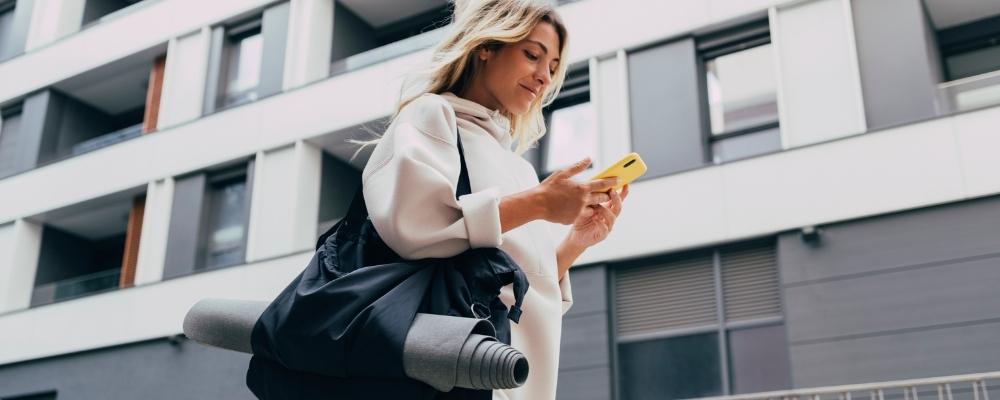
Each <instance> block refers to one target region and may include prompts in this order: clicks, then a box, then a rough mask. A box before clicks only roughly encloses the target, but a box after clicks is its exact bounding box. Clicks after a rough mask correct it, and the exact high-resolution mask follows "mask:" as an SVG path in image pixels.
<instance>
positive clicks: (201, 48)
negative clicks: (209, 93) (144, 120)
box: [157, 27, 212, 131]
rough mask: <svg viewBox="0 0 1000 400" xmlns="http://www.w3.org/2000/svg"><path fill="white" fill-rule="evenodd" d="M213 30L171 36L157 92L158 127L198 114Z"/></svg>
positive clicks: (170, 124) (206, 74)
mask: <svg viewBox="0 0 1000 400" xmlns="http://www.w3.org/2000/svg"><path fill="white" fill-rule="evenodd" d="M211 35H212V31H211V29H209V28H207V27H206V28H203V29H201V30H199V31H196V32H194V33H191V34H188V35H185V36H181V37H178V38H174V39H170V42H169V43H168V44H167V64H166V66H165V68H164V74H163V91H162V93H161V95H160V116H159V120H158V121H157V127H158V128H159V130H161V131H162V130H164V129H166V128H168V127H170V126H173V125H176V124H178V123H181V122H185V121H190V120H193V119H196V118H198V117H201V111H202V103H203V102H204V98H205V96H204V94H205V80H206V79H207V76H208V59H209V48H210V46H211Z"/></svg>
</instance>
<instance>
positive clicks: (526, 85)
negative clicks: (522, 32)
mask: <svg viewBox="0 0 1000 400" xmlns="http://www.w3.org/2000/svg"><path fill="white" fill-rule="evenodd" d="M559 45H560V43H559V35H558V34H557V33H556V29H555V27H553V26H552V24H549V23H545V22H543V23H539V24H537V25H535V29H533V30H532V31H531V34H529V35H528V37H527V38H525V39H524V40H522V41H520V42H517V43H510V44H507V45H504V46H502V47H500V48H499V49H498V50H496V51H491V50H488V49H484V50H481V51H480V53H479V54H478V56H479V58H480V59H481V60H485V61H486V63H485V65H484V67H483V70H482V79H483V84H484V86H485V89H486V92H487V95H489V97H492V99H491V100H493V101H495V102H496V103H499V104H486V106H488V107H490V106H493V108H500V109H502V110H506V111H507V112H509V113H511V114H515V115H521V114H524V113H526V112H527V111H528V109H529V108H531V103H532V102H534V101H535V99H536V98H537V97H538V96H541V95H542V94H543V93H545V89H546V88H548V87H549V84H550V83H551V80H552V75H554V74H555V71H556V67H557V66H558V65H559V62H560V61H559Z"/></svg>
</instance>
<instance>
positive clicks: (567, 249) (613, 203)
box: [556, 184, 629, 280]
mask: <svg viewBox="0 0 1000 400" xmlns="http://www.w3.org/2000/svg"><path fill="white" fill-rule="evenodd" d="M628 190H629V188H628V185H627V184H626V185H625V186H623V187H622V191H621V194H619V193H618V192H616V191H614V190H611V191H610V192H611V200H609V201H608V202H607V203H602V204H597V205H594V206H590V207H587V208H588V211H584V212H581V213H580V215H579V216H577V218H576V220H575V221H573V227H572V229H570V231H569V234H568V235H566V239H565V240H563V241H562V243H560V244H559V248H558V249H556V262H557V264H558V270H559V280H562V279H563V276H565V275H566V271H569V268H570V266H572V265H573V262H575V261H576V259H577V257H580V254H583V252H584V250H587V248H588V247H590V246H593V245H595V244H597V243H599V242H601V241H602V240H604V239H605V238H607V237H608V234H609V233H611V229H612V228H614V226H615V220H616V219H618V215H619V214H621V212H622V202H623V201H624V200H625V198H626V197H628Z"/></svg>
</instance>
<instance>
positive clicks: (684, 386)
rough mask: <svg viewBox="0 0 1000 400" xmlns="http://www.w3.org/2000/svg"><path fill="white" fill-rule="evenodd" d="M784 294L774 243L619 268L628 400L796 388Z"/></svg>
mask: <svg viewBox="0 0 1000 400" xmlns="http://www.w3.org/2000/svg"><path fill="white" fill-rule="evenodd" d="M780 297H781V295H780V289H779V286H778V272H777V262H776V254H775V247H774V243H773V242H771V241H764V242H752V243H744V244H739V245H734V246H727V247H723V248H720V249H710V250H699V251H695V252H690V253H685V254H680V255H670V256H666V257H661V258H660V259H659V260H657V261H656V262H654V263H652V264H650V263H649V262H645V263H643V265H637V266H629V267H622V268H619V269H617V270H616V273H615V299H614V301H615V317H616V324H615V325H616V332H615V334H616V342H617V347H618V366H617V371H616V372H617V376H618V385H617V386H618V387H620V388H621V391H622V392H621V398H622V399H646V398H657V399H667V400H669V399H681V398H694V397H705V396H715V395H726V394H735V393H749V392H759V391H769V390H779V389H786V388H789V387H790V386H791V373H790V368H789V365H788V349H787V344H786V340H785V333H784V331H785V327H784V323H783V322H782V312H781V298H780ZM761 366H767V368H761Z"/></svg>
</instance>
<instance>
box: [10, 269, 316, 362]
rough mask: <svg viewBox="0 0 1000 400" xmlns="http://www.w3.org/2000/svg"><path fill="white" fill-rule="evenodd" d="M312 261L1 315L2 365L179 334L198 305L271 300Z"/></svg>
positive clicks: (225, 271) (226, 271) (184, 280)
mask: <svg viewBox="0 0 1000 400" xmlns="http://www.w3.org/2000/svg"><path fill="white" fill-rule="evenodd" d="M311 257H312V252H305V253H302V254H297V255H294V256H290V257H284V258H280V259H275V260H270V261H266V262H261V263H258V264H251V265H247V266H241V267H232V268H226V269H221V270H215V271H210V272H203V273H200V274H196V275H192V276H187V277H183V278H177V279H171V280H167V281H163V282H159V283H156V284H152V285H147V286H145V287H142V288H134V289H126V290H119V291H114V292H107V293H101V294H98V295H93V296H89V297H84V298H80V299H76V300H72V301H66V302H61V303H56V304H50V305H47V306H44V307H39V308H35V309H31V310H26V311H20V312H15V313H12V314H7V315H3V316H0V332H2V334H0V338H2V339H3V342H4V345H3V346H0V365H3V364H8V363H12V362H17V361H22V360H30V359H35V358H40V357H45V356H51V355H56V354H65V353H70V352H75V351H81V350H87V349H94V348H99V347H106V346H113V345H117V344H122V343H130V342H135V341H140V340H145V339H153V338H161V337H165V336H170V335H174V334H178V333H181V331H182V329H181V323H182V322H183V320H184V315H185V314H186V313H187V310H188V309H190V308H191V306H192V305H194V303H196V302H197V301H198V300H201V299H203V298H207V297H216V298H231V299H248V300H270V299H272V298H274V296H276V295H277V294H278V292H280V291H281V289H284V287H285V286H286V285H287V284H288V282H290V281H291V280H292V278H294V277H295V275H297V274H298V273H299V272H301V271H302V268H304V267H305V266H306V264H307V263H308V262H309V259H310V258H311ZM67 332H72V334H67Z"/></svg>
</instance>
